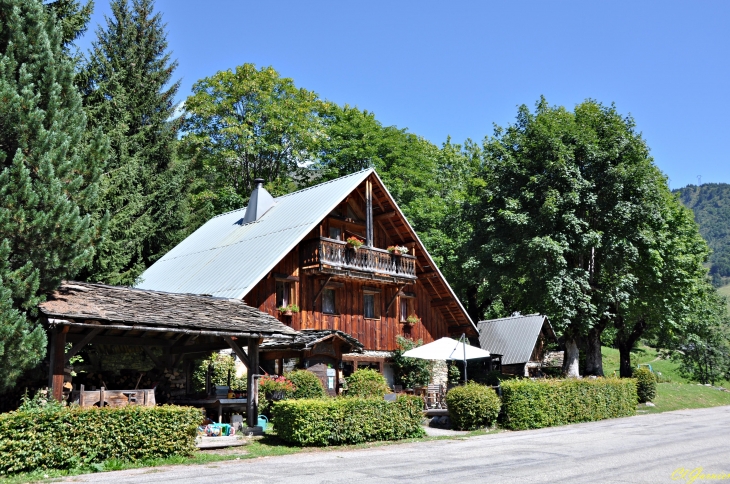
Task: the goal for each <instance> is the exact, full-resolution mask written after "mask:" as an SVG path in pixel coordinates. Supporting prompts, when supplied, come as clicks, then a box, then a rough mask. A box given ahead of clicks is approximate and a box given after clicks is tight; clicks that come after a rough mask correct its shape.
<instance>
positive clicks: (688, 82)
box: [79, 0, 730, 188]
mask: <svg viewBox="0 0 730 484" xmlns="http://www.w3.org/2000/svg"><path fill="white" fill-rule="evenodd" d="M156 6H157V9H158V10H160V11H162V12H163V15H164V19H165V21H166V22H167V29H168V41H169V43H170V48H171V50H172V51H173V56H174V58H176V59H177V60H178V62H179V63H180V66H179V69H178V70H177V76H178V77H180V78H181V79H182V88H181V90H180V100H181V101H182V100H184V99H185V97H186V96H187V95H188V94H189V93H190V88H191V86H192V84H193V83H194V82H195V81H196V80H198V79H200V78H203V77H206V76H210V75H212V74H214V73H215V72H216V71H219V70H225V69H228V68H232V67H235V66H237V65H240V64H243V63H245V62H252V63H254V64H256V65H257V66H267V65H271V66H273V67H274V68H275V69H277V70H278V71H279V72H280V73H281V74H282V75H283V76H286V77H291V78H293V79H294V81H295V83H296V84H297V86H300V87H304V88H306V89H309V90H313V91H315V92H317V93H318V94H319V95H320V97H322V98H326V99H329V100H331V101H334V102H337V103H339V104H345V103H347V104H350V105H356V106H358V107H360V108H362V109H367V110H369V111H373V112H374V113H375V115H376V117H377V118H378V119H379V120H380V121H381V122H382V123H383V124H385V125H396V126H398V127H404V128H408V129H409V130H410V131H411V132H413V133H416V134H419V135H421V136H424V137H425V138H427V139H429V140H431V141H432V142H434V143H436V144H439V145H440V144H441V143H442V142H443V141H444V140H445V139H446V137H447V136H449V135H450V136H451V137H452V140H454V141H455V142H461V141H463V140H464V139H466V138H471V139H473V140H481V139H483V138H484V136H485V135H489V134H491V133H492V129H493V128H492V126H493V124H494V123H496V124H499V125H502V126H504V125H506V124H508V123H510V122H512V121H513V120H514V118H515V114H516V111H517V106H518V105H520V104H527V105H529V106H533V105H534V103H535V102H536V101H537V100H538V99H539V97H540V95H544V96H545V97H546V98H547V100H548V102H549V103H550V104H560V105H564V106H566V107H570V108H572V107H573V106H574V105H575V104H577V103H579V102H581V101H582V100H584V99H586V98H589V97H590V98H594V99H596V100H599V101H601V102H603V103H607V104H608V103H611V102H615V103H616V106H617V108H618V110H619V112H621V113H623V114H629V113H630V114H631V115H632V116H633V117H634V118H635V120H636V123H637V126H638V129H639V130H640V131H641V132H642V133H643V135H644V138H645V139H646V140H647V142H648V144H649V146H650V147H651V149H652V154H653V156H654V158H655V160H656V163H657V165H658V166H659V167H660V168H661V169H662V170H663V171H664V172H665V173H666V174H667V176H668V177H669V178H670V180H671V181H670V185H671V187H672V188H677V187H680V186H684V185H687V184H689V183H695V184H696V183H697V176H698V175H701V176H702V183H708V182H730V146H729V145H730V143H729V142H728V141H729V140H730V136H729V133H728V131H729V130H730V121H728V112H730V89H729V87H730V86H729V85H728V84H729V83H728V80H729V79H730V63H729V62H728V60H729V59H728V52H730V28H728V21H729V20H730V2H727V1H698V2H673V1H662V2H659V1H637V0H633V1H611V2H598V1H588V0H586V1H581V2H576V1H565V0H561V1H557V0H556V1H539V2H538V1H509V2H504V1H502V2H487V1H473V2H459V1H453V0H452V1H449V2H443V1H442V2H429V1H418V2H416V1H413V2H406V1H402V2H394V1H392V0H391V1H389V2H384V1H383V2H381V1H376V0H369V1H367V2H342V1H340V2H334V1H333V2H317V1H314V0H309V1H306V2H304V1H291V2H290V1H281V0H280V1H277V2H266V1H265V2H261V1H256V2H252V1H223V0H208V1H206V2H200V1H197V2H196V1H192V0H157V2H156ZM108 13H109V7H108V0H96V11H95V14H94V18H93V19H92V28H91V29H90V30H89V32H88V33H87V34H86V36H85V38H84V39H82V40H81V41H80V42H79V44H80V45H81V47H82V48H86V47H87V46H88V44H89V43H90V41H91V40H92V39H93V37H94V30H95V29H96V25H97V24H99V23H102V22H103V15H104V14H108Z"/></svg>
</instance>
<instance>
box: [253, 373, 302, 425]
mask: <svg viewBox="0 0 730 484" xmlns="http://www.w3.org/2000/svg"><path fill="white" fill-rule="evenodd" d="M294 391H295V387H294V384H293V383H292V382H291V381H290V380H288V379H287V378H286V377H284V376H276V375H273V376H269V375H267V376H264V377H261V378H260V379H259V407H258V410H259V414H262V415H266V416H267V417H268V418H271V402H275V401H278V400H286V399H287V398H291V396H292V395H293V394H294Z"/></svg>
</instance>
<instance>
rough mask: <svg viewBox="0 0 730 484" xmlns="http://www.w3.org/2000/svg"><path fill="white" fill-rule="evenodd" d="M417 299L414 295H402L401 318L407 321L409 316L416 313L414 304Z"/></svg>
mask: <svg viewBox="0 0 730 484" xmlns="http://www.w3.org/2000/svg"><path fill="white" fill-rule="evenodd" d="M414 301H415V299H414V298H412V297H406V296H401V297H400V320H401V321H405V320H406V319H408V316H410V315H412V314H416V309H415V306H414Z"/></svg>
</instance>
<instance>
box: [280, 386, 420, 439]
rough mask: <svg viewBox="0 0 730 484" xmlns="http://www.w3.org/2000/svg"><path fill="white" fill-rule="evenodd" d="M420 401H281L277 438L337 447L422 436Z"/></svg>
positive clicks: (401, 399)
mask: <svg viewBox="0 0 730 484" xmlns="http://www.w3.org/2000/svg"><path fill="white" fill-rule="evenodd" d="M422 419H423V400H421V399H420V398H418V397H412V396H400V397H398V399H397V400H396V401H394V402H387V401H385V400H383V399H382V398H370V399H360V398H348V397H344V398H342V397H340V398H331V399H326V400H322V399H311V400H283V401H280V402H276V403H275V404H274V424H275V426H276V434H277V435H278V436H279V437H280V438H282V439H284V440H285V441H287V442H290V443H292V444H296V445H340V444H357V443H361V442H372V441H376V440H398V439H405V438H410V437H421V436H423V435H424V431H423V428H422V427H421V420H422Z"/></svg>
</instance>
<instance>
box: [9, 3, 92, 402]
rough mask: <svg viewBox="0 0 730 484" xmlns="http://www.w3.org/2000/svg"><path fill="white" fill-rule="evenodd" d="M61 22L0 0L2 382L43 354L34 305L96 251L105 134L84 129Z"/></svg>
mask: <svg viewBox="0 0 730 484" xmlns="http://www.w3.org/2000/svg"><path fill="white" fill-rule="evenodd" d="M62 34H63V32H62V29H61V28H60V27H59V26H58V25H57V23H56V21H55V18H54V16H53V15H51V14H49V12H48V11H47V10H46V9H45V8H44V7H43V5H42V3H41V2H39V1H37V0H0V390H2V389H5V388H8V387H10V386H12V385H13V383H14V382H15V380H16V379H17V378H18V376H19V375H20V374H21V373H22V372H23V371H24V370H26V369H28V368H30V367H32V366H34V365H35V364H37V363H38V362H39V361H40V359H41V358H42V357H43V356H44V354H45V344H46V337H45V333H44V331H43V328H42V327H41V326H40V325H39V324H38V320H37V304H38V303H39V302H41V301H42V300H43V297H44V296H43V295H44V294H46V293H48V292H49V291H51V290H53V289H54V288H55V287H57V285H58V284H59V283H60V281H61V280H62V279H64V278H68V277H73V276H74V275H75V274H76V273H77V272H78V271H79V270H80V268H81V267H83V266H84V265H85V264H88V263H89V262H90V260H91V258H92V256H93V248H92V246H91V240H92V237H93V235H94V233H95V231H96V230H97V228H96V227H95V225H94V223H93V221H92V218H91V217H90V216H89V215H88V214H87V213H88V210H89V207H91V206H92V205H93V204H94V202H95V198H96V193H97V190H96V188H97V186H96V183H97V180H98V176H99V169H98V167H99V166H100V163H101V160H103V158H104V156H105V152H106V145H105V143H104V138H103V137H102V136H100V135H98V134H96V135H87V134H85V133H86V118H85V116H84V112H83V108H82V105H81V97H80V96H79V94H78V92H77V90H76V88H75V87H74V85H73V78H74V67H73V64H72V61H71V60H70V59H69V58H68V56H67V55H66V54H65V53H64V50H63V46H62Z"/></svg>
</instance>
